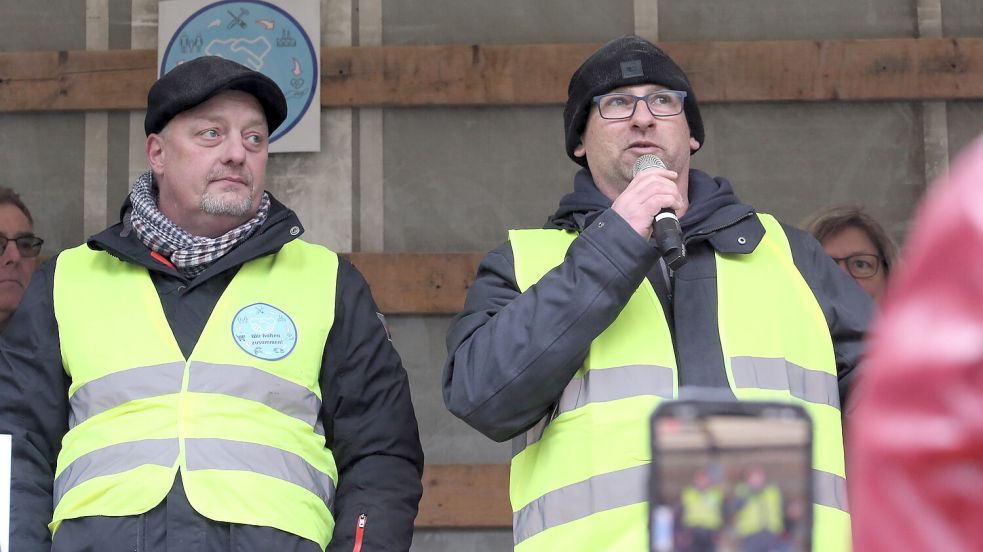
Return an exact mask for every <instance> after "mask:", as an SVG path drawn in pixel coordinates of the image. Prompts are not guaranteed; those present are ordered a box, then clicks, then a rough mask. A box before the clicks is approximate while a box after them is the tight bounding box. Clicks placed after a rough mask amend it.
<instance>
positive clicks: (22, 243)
mask: <svg viewBox="0 0 983 552" xmlns="http://www.w3.org/2000/svg"><path fill="white" fill-rule="evenodd" d="M10 242H14V243H15V244H17V251H19V252H20V256H21V257H37V256H38V255H40V254H41V245H42V244H44V240H42V239H41V238H39V237H37V236H33V235H28V236H20V237H17V238H10V237H7V236H4V235H3V234H0V255H3V252H4V251H6V250H7V244H8V243H10Z"/></svg>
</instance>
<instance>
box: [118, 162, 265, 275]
mask: <svg viewBox="0 0 983 552" xmlns="http://www.w3.org/2000/svg"><path fill="white" fill-rule="evenodd" d="M153 183H154V181H153V173H151V171H147V172H145V173H143V174H142V175H140V178H138V179H137V181H136V182H134V183H133V190H132V191H131V192H130V203H132V205H133V208H132V209H130V211H129V213H127V215H126V217H125V218H126V219H128V222H129V225H131V226H132V227H133V230H134V231H135V232H136V233H137V236H138V237H139V238H140V241H142V242H143V244H144V245H146V246H147V247H149V248H150V249H151V250H152V251H156V252H157V253H160V254H161V255H163V256H164V257H166V258H168V259H170V260H171V263H173V264H174V267H175V268H177V269H178V271H180V272H181V273H182V274H184V275H185V276H187V277H188V278H194V277H195V276H197V275H199V274H201V272H202V271H203V270H205V269H206V268H208V265H210V264H212V263H213V262H215V261H217V260H218V259H219V258H221V257H222V256H223V255H225V254H226V253H228V252H229V251H231V250H232V248H233V247H235V246H237V245H239V244H240V243H242V242H244V241H246V239H248V238H249V236H251V235H253V232H255V231H256V229H257V228H259V227H260V226H261V225H262V224H263V223H264V222H265V221H266V215H267V214H268V213H269V211H270V196H269V195H268V194H266V193H265V192H264V193H263V199H262V201H260V204H259V210H258V211H257V212H256V216H254V217H253V218H251V219H249V221H247V222H246V223H245V224H243V225H242V226H238V227H236V228H233V229H232V230H229V231H228V232H226V233H225V234H222V235H221V236H219V237H217V238H206V237H204V236H195V235H192V234H189V233H188V232H186V231H185V230H183V229H182V228H180V227H179V226H178V225H176V224H174V222H173V221H171V219H169V218H167V217H166V216H165V215H164V213H161V212H160V209H159V208H158V207H157V194H156V193H155V190H154V188H153Z"/></svg>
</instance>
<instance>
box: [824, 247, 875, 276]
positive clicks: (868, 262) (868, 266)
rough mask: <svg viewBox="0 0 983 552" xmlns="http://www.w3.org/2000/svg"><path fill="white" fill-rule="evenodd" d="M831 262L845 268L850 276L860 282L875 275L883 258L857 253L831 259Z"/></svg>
mask: <svg viewBox="0 0 983 552" xmlns="http://www.w3.org/2000/svg"><path fill="white" fill-rule="evenodd" d="M833 260H834V261H836V264H841V265H843V266H845V267H846V271H847V272H849V273H850V276H853V277H854V278H858V279H861V280H863V279H864V278H871V277H873V276H874V275H876V274H877V271H878V270H880V267H881V264H883V263H884V257H881V256H880V255H871V254H870V253H858V254H856V255H850V256H849V257H833Z"/></svg>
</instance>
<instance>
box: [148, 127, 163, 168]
mask: <svg viewBox="0 0 983 552" xmlns="http://www.w3.org/2000/svg"><path fill="white" fill-rule="evenodd" d="M144 148H145V150H146V152H147V163H149V164H150V169H151V170H152V171H154V173H156V174H161V173H162V172H164V138H163V137H162V136H161V135H159V134H156V133H154V134H151V135H150V136H147V142H146V144H145V145H144Z"/></svg>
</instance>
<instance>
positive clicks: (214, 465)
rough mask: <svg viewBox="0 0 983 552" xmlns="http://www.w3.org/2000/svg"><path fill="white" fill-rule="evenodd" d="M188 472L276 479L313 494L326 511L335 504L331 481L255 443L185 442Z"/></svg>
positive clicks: (293, 456)
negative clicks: (241, 473)
mask: <svg viewBox="0 0 983 552" xmlns="http://www.w3.org/2000/svg"><path fill="white" fill-rule="evenodd" d="M184 456H185V460H186V462H187V466H188V470H189V471H190V470H239V471H248V472H253V473H259V474H262V475H267V476H269V477H275V478H277V479H281V480H283V481H287V482H289V483H293V484H295V485H299V486H301V487H303V488H305V489H307V490H308V491H310V492H312V493H314V494H315V495H317V496H318V498H320V499H321V500H322V501H323V502H324V504H325V506H327V507H328V509H331V507H332V504H333V503H334V493H335V487H334V481H332V480H331V477H329V476H328V475H327V474H326V473H323V472H321V471H319V470H318V469H317V468H315V467H314V466H312V465H311V464H310V463H308V462H307V460H304V459H303V458H301V457H300V456H297V455H296V454H294V453H292V452H289V451H286V450H283V449H279V448H276V447H271V446H267V445H260V444H257V443H244V442H241V441H229V440H227V439H185V440H184Z"/></svg>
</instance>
